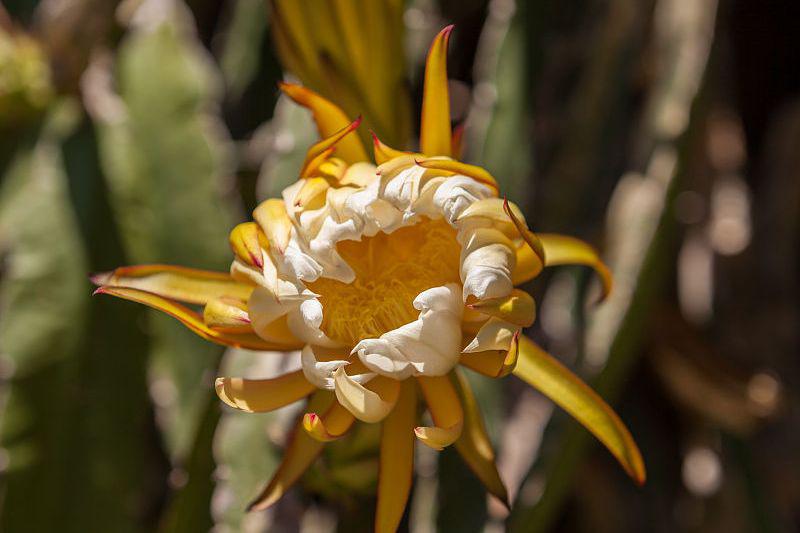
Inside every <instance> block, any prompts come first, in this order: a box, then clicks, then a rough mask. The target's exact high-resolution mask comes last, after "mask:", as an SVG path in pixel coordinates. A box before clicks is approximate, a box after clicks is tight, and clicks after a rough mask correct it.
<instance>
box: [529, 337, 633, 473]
mask: <svg viewBox="0 0 800 533" xmlns="http://www.w3.org/2000/svg"><path fill="white" fill-rule="evenodd" d="M514 375H516V376H517V377H519V378H520V379H522V380H523V381H525V382H527V383H528V384H529V385H531V386H532V387H533V388H535V389H537V390H538V391H540V392H541V393H542V394H544V395H545V396H547V397H548V398H550V399H551V400H553V402H555V403H556V405H559V406H560V407H561V408H562V409H564V410H565V411H567V412H568V413H569V414H571V415H572V416H573V417H575V419H576V420H577V421H578V422H580V423H581V424H583V426H584V427H585V428H586V429H588V430H589V431H591V432H592V434H593V435H594V436H595V437H597V439H598V440H599V441H600V442H602V443H603V444H604V445H605V446H606V448H608V450H609V451H610V452H611V453H612V455H614V457H616V458H617V461H619V463H620V464H621V465H622V467H623V468H624V469H625V471H626V472H627V473H628V475H630V476H631V477H632V478H633V479H634V480H635V481H636V482H637V483H639V484H642V483H644V480H645V468H644V462H643V461H642V455H641V453H640V452H639V448H638V447H637V446H636V443H635V442H634V441H633V437H631V434H630V432H629V431H628V429H627V428H626V427H625V425H624V424H623V423H622V421H621V420H620V419H619V417H618V416H617V414H616V413H615V412H614V411H613V410H612V409H611V407H609V406H608V404H606V402H604V401H603V399H602V398H600V396H598V395H597V393H596V392H594V391H593V390H592V389H590V388H589V386H588V385H586V384H585V383H584V382H583V381H581V380H580V378H578V377H577V376H576V375H575V374H573V373H572V372H570V371H569V370H568V369H567V368H566V367H565V366H564V365H562V364H561V363H559V362H558V361H557V360H556V359H555V358H553V357H552V356H551V355H550V354H548V353H547V352H545V351H544V350H542V349H541V348H540V347H539V346H537V345H536V344H535V343H534V342H533V341H531V340H530V339H528V338H527V337H524V336H523V337H521V338H520V354H519V360H518V361H517V366H516V368H515V369H514Z"/></svg>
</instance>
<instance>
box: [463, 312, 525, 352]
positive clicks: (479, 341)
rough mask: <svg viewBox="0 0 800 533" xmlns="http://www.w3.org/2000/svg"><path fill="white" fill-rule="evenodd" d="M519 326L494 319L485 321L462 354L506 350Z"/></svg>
mask: <svg viewBox="0 0 800 533" xmlns="http://www.w3.org/2000/svg"><path fill="white" fill-rule="evenodd" d="M519 329H520V328H519V326H517V325H516V324H511V323H510V322H506V321H504V320H501V319H499V318H496V317H492V318H490V319H489V320H487V321H486V323H485V324H484V325H483V326H481V329H479V330H478V333H477V335H475V338H474V339H472V341H470V343H469V344H468V345H467V347H466V348H464V352H463V353H475V352H485V351H487V350H508V349H509V347H510V346H511V340H512V339H513V337H514V333H516V332H517V331H519Z"/></svg>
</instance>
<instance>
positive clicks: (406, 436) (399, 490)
mask: <svg viewBox="0 0 800 533" xmlns="http://www.w3.org/2000/svg"><path fill="white" fill-rule="evenodd" d="M416 420H417V394H416V389H415V388H414V383H413V382H412V381H409V380H406V381H404V382H403V384H402V389H401V391H400V398H399V399H398V401H397V405H396V406H395V408H394V410H392V412H391V413H390V414H389V416H388V417H386V420H384V422H383V428H382V432H381V456H380V470H379V473H378V505H377V509H376V511H375V531H376V533H393V532H394V531H396V530H397V526H398V525H399V524H400V520H402V518H403V513H404V512H405V508H406V503H407V502H408V495H409V493H410V492H411V482H412V479H413V470H414V433H413V430H414V425H415V424H416Z"/></svg>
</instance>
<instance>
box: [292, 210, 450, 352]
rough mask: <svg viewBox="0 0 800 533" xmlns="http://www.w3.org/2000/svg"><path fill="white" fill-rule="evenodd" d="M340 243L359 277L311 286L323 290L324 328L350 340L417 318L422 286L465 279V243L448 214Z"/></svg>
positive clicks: (339, 248) (352, 342) (369, 336)
mask: <svg viewBox="0 0 800 533" xmlns="http://www.w3.org/2000/svg"><path fill="white" fill-rule="evenodd" d="M336 249H337V251H338V252H339V254H341V256H342V258H343V259H344V260H345V261H347V263H348V264H349V265H350V267H351V268H352V269H353V271H354V272H355V274H356V277H355V280H354V281H353V282H352V283H342V282H341V281H337V280H332V279H328V278H320V279H318V280H317V281H315V282H313V283H308V284H307V286H308V288H309V289H311V290H312V291H314V292H315V293H317V294H319V295H320V298H319V301H320V302H321V303H322V308H323V319H322V326H321V329H322V331H323V332H324V333H325V334H326V335H327V336H328V337H329V338H331V339H333V340H335V341H338V342H342V343H345V344H347V345H348V346H355V345H356V344H357V343H358V342H359V341H360V340H362V339H374V338H378V337H380V336H381V335H382V334H383V333H386V332H387V331H391V330H393V329H396V328H398V327H400V326H402V325H403V324H407V323H409V322H413V321H414V320H416V319H417V317H418V316H419V311H418V310H416V309H414V306H413V301H414V298H416V297H417V295H418V294H419V293H421V292H422V291H424V290H426V289H430V288H432V287H438V286H441V285H445V284H447V283H460V282H461V280H460V277H459V255H460V253H461V247H460V245H459V244H458V241H457V240H456V231H455V230H454V229H453V228H451V227H450V225H448V224H447V222H445V221H444V220H430V219H427V218H425V219H423V220H422V221H421V222H419V223H417V224H415V225H414V226H409V227H405V228H400V229H398V230H396V231H394V232H393V233H391V234H386V233H378V234H377V235H375V236H374V237H365V238H363V239H361V241H342V242H340V243H338V244H337V245H336Z"/></svg>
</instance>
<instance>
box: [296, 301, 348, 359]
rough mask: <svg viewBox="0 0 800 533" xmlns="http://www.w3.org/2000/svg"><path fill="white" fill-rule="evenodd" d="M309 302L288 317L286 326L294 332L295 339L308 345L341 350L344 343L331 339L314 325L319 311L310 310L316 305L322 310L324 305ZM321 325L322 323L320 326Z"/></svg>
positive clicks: (317, 302)
mask: <svg viewBox="0 0 800 533" xmlns="http://www.w3.org/2000/svg"><path fill="white" fill-rule="evenodd" d="M307 302H308V303H306V302H303V303H304V304H305V305H303V304H301V305H299V306H298V307H297V308H295V309H292V310H291V311H290V312H289V313H288V314H287V315H286V325H287V326H288V327H289V331H291V332H292V335H294V336H295V338H297V339H299V340H300V341H302V342H305V343H307V344H314V345H315V346H323V347H325V348H340V347H341V346H342V343H340V342H336V341H334V340H333V339H331V338H329V337H328V336H327V335H325V333H323V331H322V330H321V329H319V325H316V326H315V325H314V323H315V322H316V317H317V313H318V310H317V309H313V310H311V309H309V308H310V307H313V306H315V304H316V305H318V306H319V308H320V309H321V308H322V305H321V304H320V303H319V301H318V300H316V299H314V300H307ZM321 323H322V322H321V321H320V324H321Z"/></svg>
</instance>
